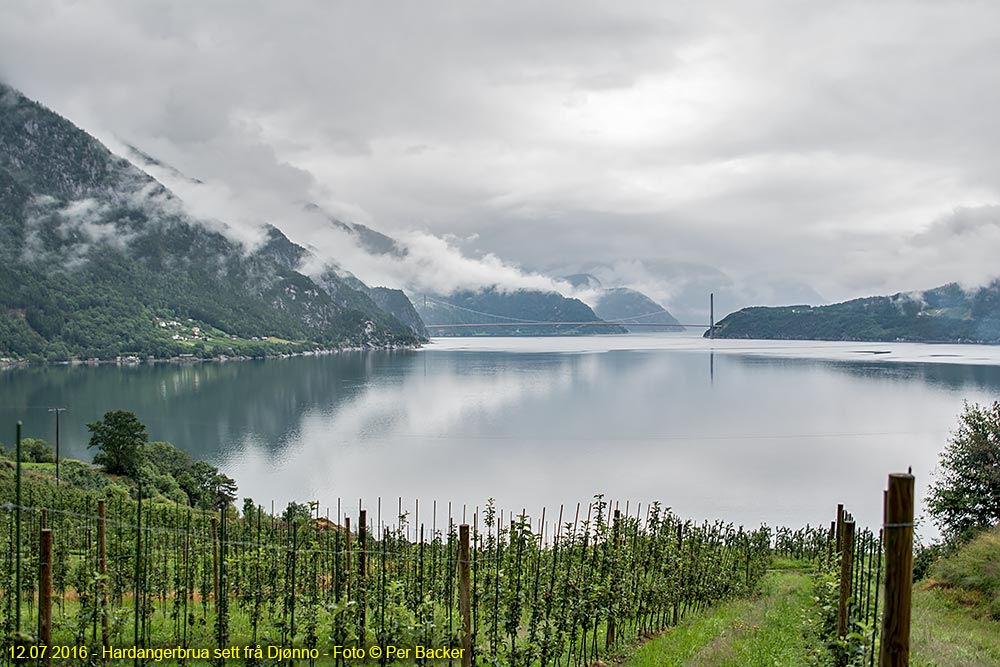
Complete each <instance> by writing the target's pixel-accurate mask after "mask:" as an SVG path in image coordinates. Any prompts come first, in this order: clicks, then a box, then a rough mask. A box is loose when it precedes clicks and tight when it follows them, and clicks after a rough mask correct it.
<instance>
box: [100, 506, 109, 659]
mask: <svg viewBox="0 0 1000 667" xmlns="http://www.w3.org/2000/svg"><path fill="white" fill-rule="evenodd" d="M106 530H107V529H106V527H105V507H104V501H103V500H98V501H97V573H98V574H99V575H100V576H101V580H100V583H99V584H98V587H99V590H100V601H101V646H102V647H103V648H108V583H107V575H108V540H107V532H106Z"/></svg>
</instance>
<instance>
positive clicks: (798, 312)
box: [706, 280, 1000, 343]
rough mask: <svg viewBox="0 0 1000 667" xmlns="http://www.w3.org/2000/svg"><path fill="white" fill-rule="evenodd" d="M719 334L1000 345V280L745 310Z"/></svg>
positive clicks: (720, 328)
mask: <svg viewBox="0 0 1000 667" xmlns="http://www.w3.org/2000/svg"><path fill="white" fill-rule="evenodd" d="M706 335H707V334H706ZM715 335H716V337H717V338H773V339H805V340H810V339H815V340H865V341H897V340H900V341H929V342H956V343H1000V280H995V281H993V282H992V283H990V284H989V285H986V286H983V287H978V288H975V289H964V288H962V287H961V286H960V285H958V284H957V283H950V284H948V285H943V286H941V287H937V288H935V289H930V290H927V291H924V292H901V293H899V294H894V295H892V296H873V297H867V298H863V299H853V300H851V301H845V302H843V303H835V304H831V305H829V306H816V307H814V306H804V305H803V306H784V307H780V308H763V307H757V308H744V309H743V310H740V311H737V312H735V313H732V314H730V315H727V316H726V317H725V318H724V319H722V320H721V321H720V322H719V323H718V328H717V329H716V333H715Z"/></svg>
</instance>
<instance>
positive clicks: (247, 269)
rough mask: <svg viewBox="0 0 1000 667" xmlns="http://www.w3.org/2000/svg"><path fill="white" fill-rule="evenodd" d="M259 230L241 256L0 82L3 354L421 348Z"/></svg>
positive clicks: (124, 165) (160, 192) (361, 298)
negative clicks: (258, 242)
mask: <svg viewBox="0 0 1000 667" xmlns="http://www.w3.org/2000/svg"><path fill="white" fill-rule="evenodd" d="M267 234H268V236H267V239H266V242H265V243H264V244H263V245H262V246H261V247H260V248H257V249H256V250H254V251H252V252H251V251H250V250H248V249H247V248H245V247H243V246H241V245H240V244H238V243H236V242H234V241H232V240H230V239H228V238H227V237H225V236H223V235H222V234H221V233H219V232H217V231H213V230H211V229H209V228H208V227H206V226H205V225H203V224H202V223H201V221H199V220H197V219H195V218H192V217H191V216H190V215H189V214H187V213H186V212H185V209H184V206H183V202H182V201H180V200H179V199H178V198H177V197H176V196H175V195H174V194H173V193H172V192H171V191H170V190H169V189H167V188H166V187H164V186H163V185H162V184H161V183H159V182H158V181H157V180H156V179H154V178H153V177H151V176H150V175H149V174H147V173H145V172H143V171H142V170H141V169H139V168H137V167H135V166H134V165H133V164H132V163H130V162H129V161H128V160H125V159H123V158H120V157H117V156H115V155H114V154H112V153H111V152H110V151H109V150H108V149H107V148H106V147H105V146H104V145H103V144H101V143H100V142H99V141H97V140H96V139H94V138H93V137H91V136H90V135H88V134H87V133H86V132H84V131H83V130H81V129H79V128H77V127H76V126H75V125H73V124H72V123H71V122H70V121H68V120H66V119H65V118H62V117H61V116H59V115H58V114H55V113H54V112H52V111H50V110H48V109H47V108H45V107H43V106H42V105H40V104H38V103H36V102H33V101H31V100H28V99H27V98H25V97H24V96H23V95H21V94H20V93H18V92H17V91H15V90H13V89H12V88H9V87H7V86H5V85H3V84H0V357H11V356H12V357H27V358H47V359H52V360H58V359H67V358H70V357H100V358H114V357H115V356H118V355H123V354H134V355H140V356H141V355H152V356H156V357H167V356H174V355H180V354H190V355H193V356H212V355H217V354H236V355H238V354H250V355H257V354H265V353H279V352H288V351H301V350H307V349H313V348H316V347H344V346H352V347H355V346H357V347H383V346H391V345H411V344H415V343H418V342H420V340H421V338H420V336H419V335H418V334H416V333H414V331H413V330H412V329H411V328H410V327H408V326H406V325H404V324H403V323H402V322H400V321H399V320H397V319H396V318H395V317H393V316H391V315H389V314H387V313H386V312H384V311H383V310H382V309H380V308H379V307H378V306H377V305H376V304H375V303H374V301H372V299H371V298H370V297H369V296H368V295H367V294H365V293H363V292H359V291H358V290H355V289H353V288H351V287H350V286H349V285H347V284H346V283H344V282H343V281H340V280H338V279H336V277H332V278H330V279H329V280H328V281H326V284H325V285H324V286H320V285H319V284H317V282H316V281H314V280H313V279H311V278H309V277H307V276H305V275H303V274H302V273H299V272H298V271H297V266H298V263H299V262H300V261H301V259H302V257H303V256H304V254H305V253H307V252H308V251H307V250H306V249H304V248H302V247H301V246H297V245H296V244H294V243H292V242H291V241H289V240H288V239H287V237H285V236H284V234H282V233H281V232H280V230H278V228H277V227H271V228H269V229H268V231H267ZM175 321H176V322H182V323H183V325H178V326H182V328H183V332H181V330H179V329H177V328H176V327H173V325H169V326H168V325H167V323H168V322H175ZM172 327H173V328H172Z"/></svg>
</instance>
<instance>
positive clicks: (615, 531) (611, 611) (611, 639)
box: [604, 509, 622, 650]
mask: <svg viewBox="0 0 1000 667" xmlns="http://www.w3.org/2000/svg"><path fill="white" fill-rule="evenodd" d="M614 516H615V518H614V523H612V524H611V546H612V548H613V549H614V552H613V554H612V558H617V557H618V543H619V541H620V538H621V535H620V534H619V524H620V523H621V516H622V513H621V512H620V511H619V510H617V509H616V510H615V515H614ZM612 576H614V577H615V582H613V583H612V584H611V593H612V601H611V604H610V605H609V608H608V634H607V638H606V639H605V642H604V648H605V649H608V650H609V649H610V648H611V647H612V646H614V645H615V644H616V643H617V642H618V628H617V627H616V626H615V611H616V609H615V606H616V605H615V601H616V598H617V593H618V590H617V585H616V583H617V577H618V573H617V572H614V573H613V575H612Z"/></svg>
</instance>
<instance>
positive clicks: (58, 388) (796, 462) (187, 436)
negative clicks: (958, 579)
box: [0, 336, 1000, 533]
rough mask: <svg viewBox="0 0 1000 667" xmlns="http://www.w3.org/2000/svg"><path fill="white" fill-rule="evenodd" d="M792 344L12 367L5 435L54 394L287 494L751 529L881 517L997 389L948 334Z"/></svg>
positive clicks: (975, 357)
mask: <svg viewBox="0 0 1000 667" xmlns="http://www.w3.org/2000/svg"><path fill="white" fill-rule="evenodd" d="M629 342H631V343H632V344H631V345H629V344H628V343H629ZM799 345H800V346H801V348H800V349H794V347H795V346H794V345H788V344H785V345H784V346H779V345H767V344H761V343H760V342H757V341H748V342H742V347H741V346H740V344H737V343H736V342H734V341H704V340H701V339H694V338H685V337H677V336H672V337H671V336H666V337H656V336H646V337H641V336H640V337H588V338H587V339H575V340H567V339H528V340H525V339H517V340H512V341H508V342H507V343H505V342H504V341H498V340H496V339H489V340H481V339H476V340H470V339H464V340H463V339H450V340H448V341H443V342H442V343H440V344H435V345H432V346H430V347H429V348H428V349H426V350H421V351H405V352H373V353H350V354H341V355H333V356H326V357H312V358H295V359H284V360H269V361H255V362H241V363H225V364H216V363H213V364H197V365H190V366H175V365H165V364H162V365H141V366H136V367H124V368H119V367H113V366H102V367H96V368H95V367H85V366H84V367H73V368H69V367H44V368H28V369H13V370H7V371H4V372H0V420H3V422H4V423H6V424H7V426H2V427H0V428H2V430H0V434H2V435H0V440H4V441H7V442H10V441H11V440H12V439H13V422H14V421H15V420H16V419H23V420H24V422H25V433H26V435H28V436H33V437H42V438H45V439H47V440H50V441H51V440H52V439H53V437H54V424H53V420H52V416H51V415H50V414H48V413H47V411H46V409H47V408H48V407H50V406H54V405H61V406H66V407H68V408H69V409H68V410H67V412H65V413H64V414H63V429H62V433H63V451H64V452H65V453H66V454H67V455H69V456H76V457H87V456H88V452H87V451H86V448H85V447H86V440H87V433H86V427H85V424H86V423H87V422H90V421H94V420H95V419H98V418H99V417H100V416H101V415H102V414H103V413H104V412H106V411H108V410H112V409H118V408H123V409H127V410H133V411H135V412H136V413H137V414H138V415H139V417H140V419H142V420H143V422H145V423H146V424H147V425H148V427H149V432H150V436H151V438H153V439H158V440H169V441H171V442H174V443H176V444H177V445H178V446H180V447H183V448H184V449H186V450H188V451H190V452H191V453H192V454H193V455H194V456H196V457H200V458H206V459H208V460H211V461H213V462H215V463H217V464H219V465H220V466H221V467H222V468H223V469H224V470H225V471H226V472H227V473H228V474H230V475H232V476H233V477H235V478H236V479H237V481H238V482H239V484H240V492H241V495H243V496H252V497H254V498H255V499H256V500H257V501H258V502H265V503H266V502H267V501H268V500H270V499H274V500H275V501H277V504H278V505H279V506H280V505H281V504H282V503H284V502H285V501H287V500H290V499H297V500H300V501H303V500H310V499H318V500H320V501H321V502H322V503H323V505H325V506H333V507H334V508H335V507H336V502H337V498H338V497H339V498H343V499H344V501H345V502H346V506H347V507H357V503H358V501H359V499H362V498H363V499H364V500H363V502H364V503H365V504H366V505H368V506H370V507H375V506H376V504H377V502H378V501H377V498H379V497H381V498H383V499H385V502H387V503H388V505H389V506H391V507H392V508H393V511H395V507H396V503H397V498H398V497H400V496H401V497H402V498H403V499H404V503H406V504H407V506H410V503H411V502H412V499H414V498H420V499H423V500H424V501H425V502H427V501H429V500H431V499H437V500H438V501H440V502H439V506H441V507H444V506H445V504H446V503H447V502H448V501H453V502H454V503H455V504H456V507H460V506H461V505H462V504H469V507H470V509H471V507H472V506H474V505H475V504H476V503H482V502H484V501H485V499H486V498H489V497H495V498H497V499H498V501H499V502H500V505H501V506H502V507H506V508H507V509H514V510H520V509H522V508H526V509H527V510H528V511H529V512H537V511H539V510H540V508H541V506H542V505H548V506H550V507H554V506H557V505H558V504H559V503H561V502H565V503H575V502H578V501H585V500H587V499H588V498H589V497H590V496H592V495H593V494H594V493H598V492H602V493H605V494H606V495H607V496H609V497H612V498H615V499H620V500H623V501H624V500H626V499H628V500H630V501H632V502H633V503H634V502H638V501H641V502H643V503H647V502H649V501H650V500H653V499H659V500H662V501H663V502H665V503H666V504H668V505H670V506H672V507H673V508H674V509H675V511H677V512H679V513H680V514H682V515H685V516H692V517H698V518H723V519H726V520H729V521H733V522H735V523H744V524H756V523H759V522H761V521H766V522H768V523H771V524H772V525H773V524H779V523H784V524H790V525H801V524H804V523H807V522H810V523H813V524H815V523H817V522H825V521H828V520H829V517H830V516H831V514H832V509H831V508H833V507H835V505H836V503H838V502H844V503H846V504H847V505H848V506H849V507H851V508H852V510H853V511H854V513H855V515H856V516H858V518H859V519H860V520H861V521H862V522H866V523H869V524H871V523H874V522H875V521H876V520H877V519H878V518H879V516H880V506H879V503H880V501H881V493H880V491H881V488H882V486H883V485H884V482H885V476H886V474H887V473H888V472H890V471H899V470H905V469H906V468H907V466H912V467H913V470H914V474H916V475H917V477H918V484H919V485H921V486H923V485H925V484H926V482H927V481H928V480H929V473H930V471H931V469H932V468H933V466H934V464H935V462H936V459H937V453H938V452H939V451H940V449H941V448H942V446H943V445H944V443H945V441H946V439H947V437H948V432H949V430H950V429H952V428H953V427H954V426H955V422H956V415H957V414H958V413H959V412H960V411H961V403H962V400H963V399H969V400H975V401H981V402H984V401H992V400H994V399H995V398H996V397H997V395H998V394H1000V392H998V389H1000V365H991V364H990V363H986V361H989V360H990V359H991V356H990V355H994V356H995V355H997V351H996V348H979V347H974V346H970V347H967V348H961V349H962V350H963V354H964V355H965V357H957V358H956V357H947V358H942V357H932V355H934V354H941V352H939V350H940V348H934V347H933V346H909V347H907V346H905V345H904V346H900V345H895V346H892V345H890V346H879V350H880V351H883V352H884V351H886V350H888V352H886V353H885V354H879V355H873V354H869V353H865V352H858V349H860V348H858V349H855V348H857V346H856V345H855V346H853V347H852V346H849V345H845V344H839V343H837V344H833V343H832V344H817V343H809V344H799ZM925 347H931V349H930V350H926V349H923V348H925ZM948 353H949V354H951V352H948ZM896 359H903V361H895V360H896ZM907 360H909V361H907ZM917 360H920V361H930V360H935V361H938V362H939V363H916V361H917ZM945 360H946V361H948V362H949V363H940V362H941V361H945ZM984 360H985V361H984ZM998 361H1000V360H998ZM959 362H961V363H959ZM965 362H968V363H965ZM920 495H921V496H922V494H920ZM924 532H925V533H931V532H932V531H929V530H925V531H924Z"/></svg>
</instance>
